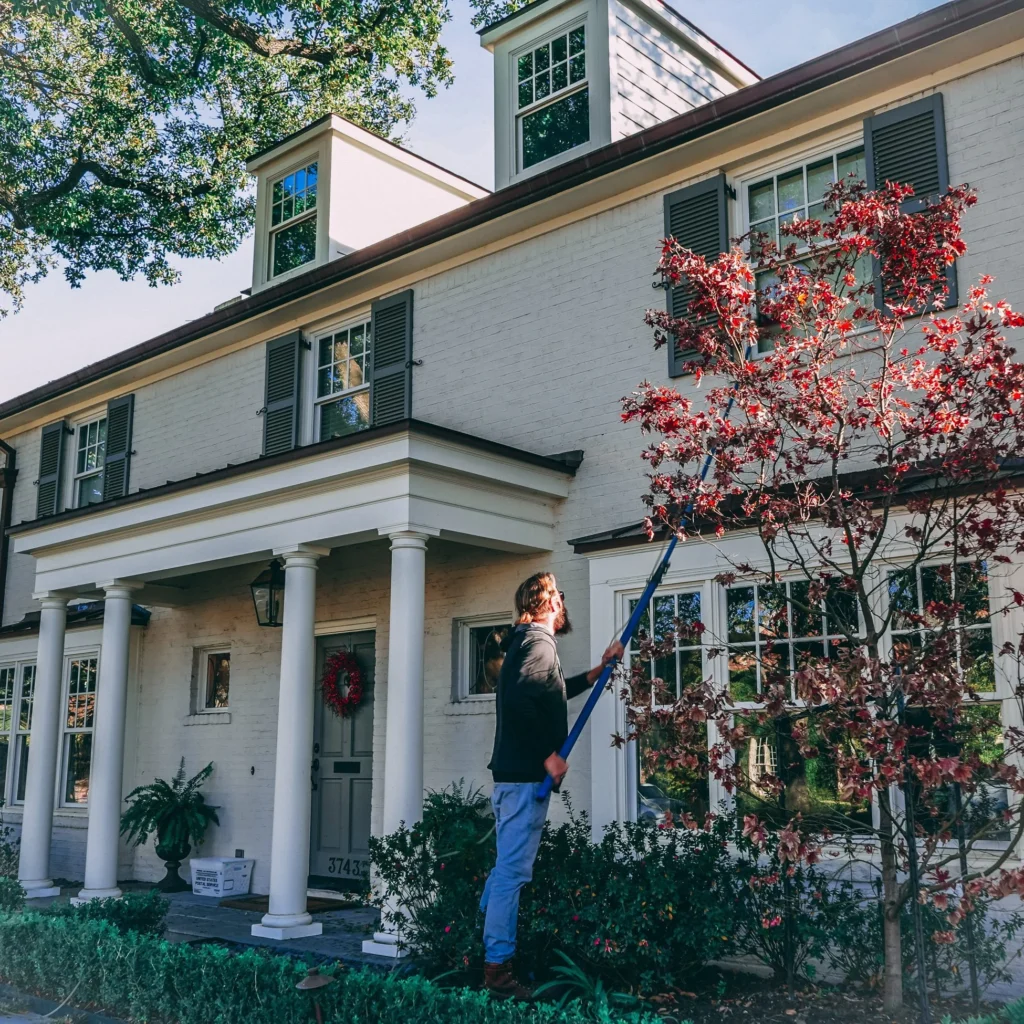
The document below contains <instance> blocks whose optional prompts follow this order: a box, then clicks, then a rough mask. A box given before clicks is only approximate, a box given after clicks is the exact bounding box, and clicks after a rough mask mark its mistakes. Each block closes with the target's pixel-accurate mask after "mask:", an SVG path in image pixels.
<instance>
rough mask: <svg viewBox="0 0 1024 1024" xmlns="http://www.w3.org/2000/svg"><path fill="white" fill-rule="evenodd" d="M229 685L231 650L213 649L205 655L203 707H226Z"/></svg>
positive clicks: (218, 708) (212, 709)
mask: <svg viewBox="0 0 1024 1024" xmlns="http://www.w3.org/2000/svg"><path fill="white" fill-rule="evenodd" d="M230 685H231V652H230V651H214V652H210V653H208V654H207V655H206V691H205V697H204V702H203V707H204V708H205V709H206V710H207V711H218V710H220V709H222V708H226V707H228V691H229V688H230Z"/></svg>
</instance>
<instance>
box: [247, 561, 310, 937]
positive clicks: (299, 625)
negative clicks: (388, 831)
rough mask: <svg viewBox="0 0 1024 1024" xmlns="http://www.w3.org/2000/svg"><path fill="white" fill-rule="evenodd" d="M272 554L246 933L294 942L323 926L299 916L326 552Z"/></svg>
mask: <svg viewBox="0 0 1024 1024" xmlns="http://www.w3.org/2000/svg"><path fill="white" fill-rule="evenodd" d="M274 554H275V555H277V556H278V557H281V558H283V559H284V571H285V584H284V595H285V596H284V625H283V627H282V631H281V691H280V702H279V705H278V709H277V762H276V765H275V768H274V823H273V834H272V836H271V842H270V912H269V913H267V914H264V915H263V920H262V921H261V922H260V923H259V924H254V925H253V926H252V934H253V935H259V936H262V937H263V938H268V939H297V938H302V937H303V936H306V935H319V934H320V933H321V932H322V931H323V925H321V924H320V923H319V922H316V921H314V920H313V918H312V917H311V916H310V914H309V912H308V911H307V910H306V889H307V886H308V882H309V819H310V802H311V800H312V790H311V787H310V781H309V780H310V774H309V773H310V762H311V759H312V757H313V700H314V697H315V694H316V640H315V638H314V632H313V624H314V622H315V621H316V566H317V560H318V558H319V557H320V556H321V555H326V554H328V551H327V549H324V548H314V547H310V546H308V545H300V546H299V547H296V548H291V549H289V550H286V551H275V552H274Z"/></svg>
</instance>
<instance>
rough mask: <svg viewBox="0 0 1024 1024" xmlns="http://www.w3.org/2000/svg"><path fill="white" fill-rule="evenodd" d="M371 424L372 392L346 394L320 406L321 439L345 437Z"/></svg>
mask: <svg viewBox="0 0 1024 1024" xmlns="http://www.w3.org/2000/svg"><path fill="white" fill-rule="evenodd" d="M369 425H370V392H369V391H360V392H358V393H357V394H354V395H346V397H345V398H342V399H339V400H338V401H337V402H329V403H327V404H326V405H322V406H320V440H321V441H326V440H327V439H328V438H331V437H344V436H345V435H346V434H352V433H355V432H356V431H357V430H365V429H366V428H367V427H368V426H369Z"/></svg>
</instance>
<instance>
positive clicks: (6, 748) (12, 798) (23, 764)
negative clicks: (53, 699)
mask: <svg viewBox="0 0 1024 1024" xmlns="http://www.w3.org/2000/svg"><path fill="white" fill-rule="evenodd" d="M35 679H36V668H35V665H31V664H15V665H0V801H3V802H5V803H21V802H23V801H24V799H25V779H26V778H27V776H28V740H29V732H30V730H31V728H32V698H33V695H34V691H35Z"/></svg>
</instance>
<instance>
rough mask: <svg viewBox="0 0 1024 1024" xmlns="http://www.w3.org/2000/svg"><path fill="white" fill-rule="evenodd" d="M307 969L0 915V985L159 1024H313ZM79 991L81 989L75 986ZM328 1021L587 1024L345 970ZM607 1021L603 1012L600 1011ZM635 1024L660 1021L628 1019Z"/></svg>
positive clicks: (328, 994) (327, 1008) (264, 957)
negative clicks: (301, 986)
mask: <svg viewBox="0 0 1024 1024" xmlns="http://www.w3.org/2000/svg"><path fill="white" fill-rule="evenodd" d="M305 973H306V971H305V967H304V965H303V964H301V963H299V962H296V961H295V960H293V959H291V958H290V957H286V956H280V955H273V954H269V953H266V952H264V951H261V950H259V951H258V950H252V951H248V952H245V953H241V954H233V953H231V952H229V951H228V950H225V949H221V948H217V947H212V946H199V947H193V946H189V945H185V944H180V943H169V942H164V941H162V940H159V939H156V938H153V937H151V936H146V935H140V934H138V933H137V932H127V933H121V932H119V931H118V930H117V929H116V928H115V927H113V926H112V925H110V924H108V923H106V922H103V921H92V920H75V919H74V918H63V917H45V916H43V915H40V914H34V913H25V914H9V915H8V914H4V915H0V980H3V981H5V982H7V983H9V984H11V985H13V986H15V987H16V988H19V989H21V990H22V991H24V992H30V993H33V994H36V995H43V996H48V997H50V998H54V999H63V998H65V997H67V996H69V995H71V993H72V991H73V992H74V995H73V996H72V997H71V999H70V1000H69V1001H70V1002H71V1004H72V1005H75V1006H80V1007H91V1008H95V1009H100V1010H103V1011H106V1012H107V1013H111V1014H114V1015H116V1016H120V1017H125V1018H130V1019H132V1020H135V1021H152V1022H161V1024H164V1022H166V1024H171V1022H173V1024H238V1022H239V1021H245V1024H308V1022H309V1021H310V1020H311V1019H312V1015H311V1012H310V1011H311V1006H310V1000H309V997H308V995H306V994H305V993H302V992H298V991H296V989H295V984H296V982H298V981H299V980H300V979H301V978H302V977H303V976H304V974H305ZM76 986H77V987H76ZM320 1004H321V1007H322V1008H323V1011H324V1019H325V1021H327V1022H328V1024H378V1022H382V1021H384V1022H390V1021H396V1022H397V1021H402V1022H403V1024H452V1022H453V1021H458V1022H459V1024H585V1022H589V1021H593V1020H594V1019H595V1016H594V1015H593V1014H592V1013H591V1012H590V1011H588V1010H587V1009H586V1008H582V1007H576V1006H571V1007H569V1008H568V1009H565V1010H559V1009H557V1008H556V1007H554V1006H552V1005H544V1004H537V1005H532V1006H531V1005H528V1004H524V1003H509V1002H498V1001H496V1000H493V999H491V998H490V997H489V996H487V995H485V994H483V993H481V992H476V991H473V990H471V989H444V988H441V987H439V986H438V985H436V984H435V983H433V982H430V981H428V980H426V979H425V978H422V977H416V976H404V977H403V976H399V975H397V974H393V973H392V974H383V973H379V972H376V971H371V970H357V971H349V970H345V969H340V970H339V972H338V974H337V977H336V980H335V982H334V984H333V985H330V986H328V987H327V988H326V989H323V990H322V992H321V998H320ZM602 1016H603V1015H602ZM620 1019H621V1020H622V1021H625V1022H629V1024H653V1022H654V1020H655V1018H653V1017H651V1016H649V1015H646V1014H623V1015H622V1017H621V1018H620Z"/></svg>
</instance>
